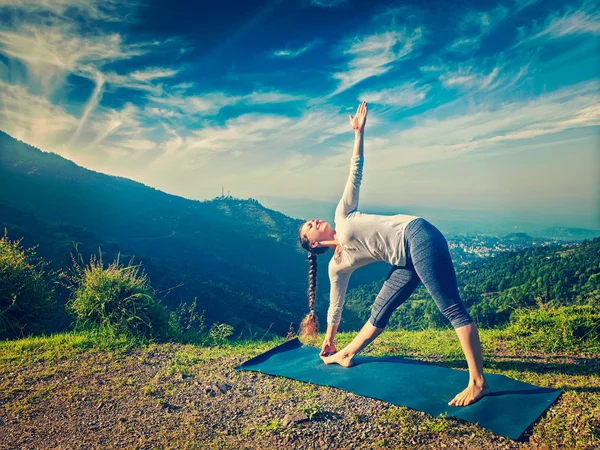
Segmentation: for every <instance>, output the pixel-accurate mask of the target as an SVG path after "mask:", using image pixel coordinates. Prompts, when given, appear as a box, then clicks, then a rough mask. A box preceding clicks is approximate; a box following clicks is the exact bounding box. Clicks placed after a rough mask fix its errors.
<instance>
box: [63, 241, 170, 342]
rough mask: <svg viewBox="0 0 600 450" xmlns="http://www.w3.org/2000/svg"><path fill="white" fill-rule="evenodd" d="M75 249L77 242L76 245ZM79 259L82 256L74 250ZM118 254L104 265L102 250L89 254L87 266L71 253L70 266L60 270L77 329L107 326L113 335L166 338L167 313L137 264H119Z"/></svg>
mask: <svg viewBox="0 0 600 450" xmlns="http://www.w3.org/2000/svg"><path fill="white" fill-rule="evenodd" d="M75 248H76V249H77V245H76V246H75ZM77 254H78V260H79V261H80V263H81V264H83V257H82V255H81V254H80V253H79V251H77ZM119 258H120V254H119V255H118V256H117V258H116V259H115V261H113V262H112V263H111V264H110V265H109V266H108V268H106V269H105V268H104V264H103V262H102V252H100V257H99V259H98V258H97V257H96V255H91V257H90V264H89V265H88V266H83V265H80V264H79V263H78V262H77V261H76V260H75V258H74V257H73V254H72V253H71V259H72V261H73V267H71V268H70V269H69V270H68V271H67V272H65V271H62V272H61V273H60V274H59V277H60V278H61V279H63V280H65V282H63V283H62V284H63V286H65V287H66V288H67V289H69V290H70V291H71V295H70V297H69V300H68V301H67V305H66V306H67V311H68V312H69V314H71V315H72V316H73V317H74V318H75V320H76V322H75V329H76V330H90V329H97V328H102V329H107V330H111V331H112V332H114V333H115V334H117V335H118V334H125V335H128V336H134V337H140V338H150V339H154V338H157V337H169V336H170V335H171V329H170V326H169V313H168V311H167V309H166V308H165V307H164V306H163V305H161V304H160V303H159V302H158V301H157V300H156V299H155V295H156V293H155V291H154V289H153V288H152V286H151V285H150V282H149V280H148V277H147V275H146V274H145V273H143V271H141V272H140V265H132V262H133V258H132V259H131V261H130V262H129V264H128V265H127V266H121V265H120V263H119Z"/></svg>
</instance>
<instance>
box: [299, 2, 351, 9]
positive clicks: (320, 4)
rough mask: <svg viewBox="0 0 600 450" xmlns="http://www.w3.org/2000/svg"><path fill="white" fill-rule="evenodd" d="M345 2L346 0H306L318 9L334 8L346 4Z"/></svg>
mask: <svg viewBox="0 0 600 450" xmlns="http://www.w3.org/2000/svg"><path fill="white" fill-rule="evenodd" d="M347 1H348V0H308V3H309V4H310V5H312V6H317V7H319V8H334V7H336V6H340V5H343V4H345V3H347Z"/></svg>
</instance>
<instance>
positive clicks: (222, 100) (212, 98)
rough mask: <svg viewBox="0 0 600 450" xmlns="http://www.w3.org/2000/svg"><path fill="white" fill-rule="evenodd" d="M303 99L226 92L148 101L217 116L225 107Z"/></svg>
mask: <svg viewBox="0 0 600 450" xmlns="http://www.w3.org/2000/svg"><path fill="white" fill-rule="evenodd" d="M303 99H305V97H303V96H298V95H292V94H285V93H281V92H260V91H257V92H252V93H250V94H245V95H233V94H228V93H226V92H209V93H206V94H202V95H180V94H165V95H164V96H162V97H153V96H149V97H148V100H151V101H153V102H156V103H159V104H161V105H166V106H168V107H170V108H171V110H178V111H180V112H181V113H183V114H204V115H206V114H217V113H218V112H219V111H220V110H221V109H223V108H225V107H226V106H232V105H236V104H247V105H262V104H268V103H287V102H294V101H298V100H303Z"/></svg>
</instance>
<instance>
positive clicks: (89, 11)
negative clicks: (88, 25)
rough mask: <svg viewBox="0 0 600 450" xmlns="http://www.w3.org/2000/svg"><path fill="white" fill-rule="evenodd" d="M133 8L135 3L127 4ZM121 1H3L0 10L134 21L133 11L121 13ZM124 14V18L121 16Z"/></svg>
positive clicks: (112, 20)
mask: <svg viewBox="0 0 600 450" xmlns="http://www.w3.org/2000/svg"><path fill="white" fill-rule="evenodd" d="M127 5H128V6H133V5H134V3H132V2H129V3H127ZM121 6H123V2H122V1H120V0H2V2H0V8H9V9H13V10H15V9H18V10H19V11H20V12H21V13H25V14H39V13H42V12H43V13H52V14H54V15H56V16H64V15H66V13H67V12H68V11H69V10H71V9H72V10H76V11H78V12H79V13H81V14H84V15H85V16H86V17H89V18H92V19H95V20H105V21H111V22H114V21H122V20H126V19H127V20H130V21H131V20H133V19H134V18H133V17H132V11H131V10H128V11H122V12H121V11H120V9H121V8H119V7H121ZM119 14H122V17H121V16H119Z"/></svg>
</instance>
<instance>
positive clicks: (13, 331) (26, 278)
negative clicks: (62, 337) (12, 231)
mask: <svg viewBox="0 0 600 450" xmlns="http://www.w3.org/2000/svg"><path fill="white" fill-rule="evenodd" d="M22 240H23V239H22V238H21V239H19V240H18V241H16V242H11V241H10V240H9V239H8V231H7V229H6V228H5V229H4V236H3V237H2V238H1V239H0V338H1V339H5V338H16V337H23V336H24V335H25V334H29V335H30V334H37V333H40V332H43V331H44V330H45V325H44V321H45V320H46V319H49V318H51V317H52V316H53V306H54V305H55V301H54V289H53V288H52V287H51V285H50V284H49V281H48V279H47V278H46V273H45V270H44V269H45V267H46V266H47V265H48V263H47V262H45V261H44V260H43V259H42V258H36V257H35V255H36V253H35V252H34V251H33V250H34V249H35V248H36V247H34V248H32V249H25V250H24V249H22V248H20V243H21V241H22Z"/></svg>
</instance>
